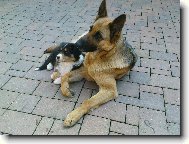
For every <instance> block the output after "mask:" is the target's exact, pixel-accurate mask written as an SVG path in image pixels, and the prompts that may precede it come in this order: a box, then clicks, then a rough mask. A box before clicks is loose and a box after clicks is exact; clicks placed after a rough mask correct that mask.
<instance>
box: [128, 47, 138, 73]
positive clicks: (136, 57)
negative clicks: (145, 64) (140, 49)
mask: <svg viewBox="0 0 189 144" xmlns="http://www.w3.org/2000/svg"><path fill="white" fill-rule="evenodd" d="M131 54H132V57H133V60H132V62H131V64H130V66H129V68H130V69H132V68H133V67H134V66H135V64H136V62H137V59H138V56H137V54H136V53H135V52H134V51H132V52H131Z"/></svg>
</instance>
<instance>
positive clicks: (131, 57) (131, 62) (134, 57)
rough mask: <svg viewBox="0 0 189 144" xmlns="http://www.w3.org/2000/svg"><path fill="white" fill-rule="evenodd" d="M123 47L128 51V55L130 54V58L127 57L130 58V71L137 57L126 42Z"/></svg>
mask: <svg viewBox="0 0 189 144" xmlns="http://www.w3.org/2000/svg"><path fill="white" fill-rule="evenodd" d="M125 46H126V48H127V49H128V50H129V53H130V56H129V57H130V58H129V59H130V64H129V68H130V69H132V68H133V67H134V66H135V64H136V62H137V59H138V56H137V54H136V53H135V51H134V48H133V47H132V46H131V45H130V44H129V43H128V42H127V41H125Z"/></svg>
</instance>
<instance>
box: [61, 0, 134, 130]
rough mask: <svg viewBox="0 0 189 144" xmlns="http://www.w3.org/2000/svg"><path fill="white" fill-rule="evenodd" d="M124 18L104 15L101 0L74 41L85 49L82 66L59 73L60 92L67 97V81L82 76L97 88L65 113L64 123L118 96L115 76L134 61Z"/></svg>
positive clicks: (77, 79)
mask: <svg viewBox="0 0 189 144" xmlns="http://www.w3.org/2000/svg"><path fill="white" fill-rule="evenodd" d="M125 21H126V15H125V14H122V15H120V16H118V17H117V18H115V19H114V20H111V19H110V18H108V15H107V10H106V1H105V0H103V1H102V3H101V5H100V7H99V10H98V15H97V17H96V19H95V21H94V23H93V24H92V26H91V27H90V30H89V31H88V33H87V34H85V35H84V36H83V37H81V38H80V39H79V40H78V41H77V42H76V43H75V44H76V46H77V47H78V48H79V49H80V50H81V51H82V52H87V53H86V55H85V59H84V62H83V66H81V67H80V68H79V69H76V70H73V71H71V72H68V73H67V74H65V75H64V76H62V77H61V92H62V94H63V95H64V96H67V97H70V96H71V95H72V93H71V92H70V89H69V83H71V82H75V81H79V80H81V79H83V78H85V79H86V80H88V81H95V82H96V83H97V85H98V86H99V92H98V93H97V94H96V95H94V96H92V97H91V98H90V99H87V100H85V101H84V102H83V103H82V104H81V105H80V106H79V107H78V108H76V109H75V110H73V111H72V112H71V113H69V114H68V115H67V117H66V118H65V120H64V126H65V127H70V126H73V125H74V124H75V123H76V122H77V121H78V120H79V119H80V118H81V117H82V116H83V115H85V114H87V113H88V112H89V111H90V110H91V109H95V108H98V107H99V106H100V105H102V104H104V103H106V102H108V101H110V100H112V99H115V98H116V97H117V96H118V92H117V87H116V80H117V79H119V78H121V77H123V76H124V75H126V74H127V73H128V72H129V71H130V70H131V69H132V68H133V67H134V65H135V63H136V61H137V55H136V53H135V52H134V50H133V48H132V47H131V45H129V44H128V43H127V42H125V39H124V38H123V35H122V29H123V27H124V24H125Z"/></svg>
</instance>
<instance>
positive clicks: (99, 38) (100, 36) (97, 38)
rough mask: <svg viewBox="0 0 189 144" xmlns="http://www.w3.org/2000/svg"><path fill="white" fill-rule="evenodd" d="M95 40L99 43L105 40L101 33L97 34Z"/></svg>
mask: <svg viewBox="0 0 189 144" xmlns="http://www.w3.org/2000/svg"><path fill="white" fill-rule="evenodd" d="M94 38H95V39H96V40H97V41H100V40H102V39H103V37H102V35H101V33H100V32H99V31H98V32H96V33H95V35H94Z"/></svg>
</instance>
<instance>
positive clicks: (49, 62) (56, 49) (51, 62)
mask: <svg viewBox="0 0 189 144" xmlns="http://www.w3.org/2000/svg"><path fill="white" fill-rule="evenodd" d="M86 33H87V32H84V33H83V34H82V35H80V36H78V38H77V39H73V40H72V41H71V43H68V42H62V43H60V44H59V45H56V44H55V45H54V46H51V47H49V48H47V49H46V50H45V51H44V54H47V53H50V55H49V57H48V58H47V59H46V60H45V62H44V63H43V64H42V65H41V66H40V67H37V68H36V69H35V71H41V70H45V69H47V70H52V69H53V68H54V66H55V64H56V56H57V55H58V54H59V53H60V52H61V51H62V49H63V48H64V47H65V46H72V47H74V46H75V45H74V44H75V42H76V41H77V40H78V39H80V38H81V37H83V36H84V35H85V34H86ZM74 50H75V51H77V52H78V51H79V50H76V49H74ZM73 52H74V51H73ZM80 53H81V52H78V53H74V55H75V56H77V55H78V54H79V55H80ZM73 67H74V68H73V69H76V68H77V64H76V65H75V66H73Z"/></svg>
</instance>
